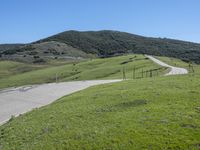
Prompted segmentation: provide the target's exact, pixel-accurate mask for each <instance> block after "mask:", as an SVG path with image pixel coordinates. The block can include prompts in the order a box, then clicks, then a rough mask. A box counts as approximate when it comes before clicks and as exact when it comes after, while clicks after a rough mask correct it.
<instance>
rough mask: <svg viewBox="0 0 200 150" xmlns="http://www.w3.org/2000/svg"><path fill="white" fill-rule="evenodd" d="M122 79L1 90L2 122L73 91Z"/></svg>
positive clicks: (0, 108)
mask: <svg viewBox="0 0 200 150" xmlns="http://www.w3.org/2000/svg"><path fill="white" fill-rule="evenodd" d="M119 81H121V80H91V81H74V82H62V83H50V84H41V85H32V86H24V87H19V88H10V89H7V90H2V91H0V124H3V123H5V122H6V121H8V120H9V119H10V118H11V116H18V115H20V114H23V113H26V112H28V111H31V110H32V109H33V108H39V107H41V106H45V105H47V104H50V103H52V102H53V101H55V100H57V99H59V98H61V97H63V96H65V95H69V94H71V93H74V92H77V91H80V90H83V89H86V88H88V87H90V86H93V85H99V84H105V83H112V82H119Z"/></svg>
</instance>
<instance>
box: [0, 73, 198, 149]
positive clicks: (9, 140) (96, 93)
mask: <svg viewBox="0 0 200 150" xmlns="http://www.w3.org/2000/svg"><path fill="white" fill-rule="evenodd" d="M199 82H200V78H199V76H194V77H193V78H192V79H191V78H190V77H189V76H188V75H186V76H174V77H158V78H146V79H136V80H129V81H123V82H120V83H115V84H108V85H101V86H96V87H92V88H89V89H87V90H84V91H81V92H77V93H76V94H72V95H70V96H66V97H63V98H61V99H60V100H58V101H56V102H55V103H53V104H51V105H48V106H46V107H43V108H40V109H36V110H34V111H32V112H30V113H27V114H25V115H22V116H20V117H17V118H15V119H13V120H12V121H10V122H9V123H7V124H5V125H3V126H1V127H0V143H1V144H0V147H2V149H37V150H38V149H43V150H44V149H47V150H50V149H181V150H183V149H199V148H200V100H199V97H200V92H199V91H200V86H199Z"/></svg>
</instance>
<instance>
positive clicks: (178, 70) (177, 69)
mask: <svg viewBox="0 0 200 150" xmlns="http://www.w3.org/2000/svg"><path fill="white" fill-rule="evenodd" d="M146 57H148V58H149V59H151V60H152V61H154V62H155V63H157V64H159V65H160V66H163V67H168V68H170V72H168V73H167V74H165V76H169V75H181V74H187V73H188V70H187V69H185V68H180V67H174V66H170V65H168V64H166V63H164V62H162V61H160V60H158V59H156V58H155V57H153V56H149V55H146Z"/></svg>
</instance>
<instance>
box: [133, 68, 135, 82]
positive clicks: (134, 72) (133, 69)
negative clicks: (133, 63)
mask: <svg viewBox="0 0 200 150" xmlns="http://www.w3.org/2000/svg"><path fill="white" fill-rule="evenodd" d="M133 79H135V67H134V68H133Z"/></svg>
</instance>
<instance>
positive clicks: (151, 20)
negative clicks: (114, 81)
mask: <svg viewBox="0 0 200 150" xmlns="http://www.w3.org/2000/svg"><path fill="white" fill-rule="evenodd" d="M0 20H1V21H0V43H27V42H32V41H35V40H38V39H41V38H45V37H48V36H50V35H53V34H56V33H59V32H62V31H65V30H81V31H85V30H102V29H107V30H120V31H125V32H130V33H134V34H139V35H144V36H150V37H168V38H175V39H181V40H187V41H193V42H198V43H200V0H0Z"/></svg>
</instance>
